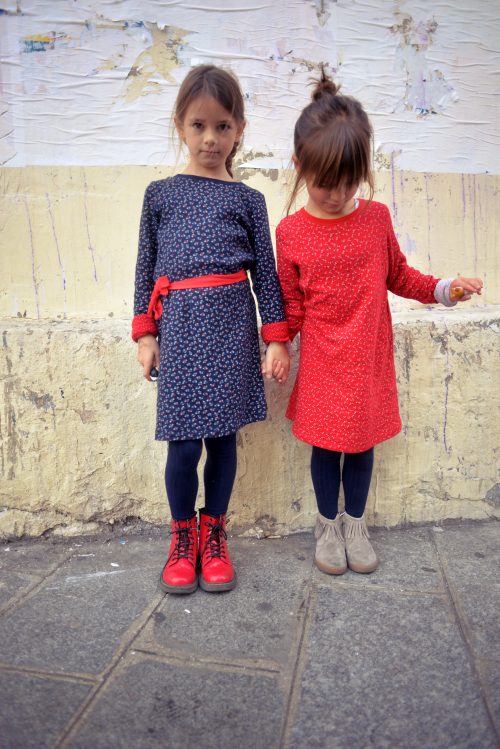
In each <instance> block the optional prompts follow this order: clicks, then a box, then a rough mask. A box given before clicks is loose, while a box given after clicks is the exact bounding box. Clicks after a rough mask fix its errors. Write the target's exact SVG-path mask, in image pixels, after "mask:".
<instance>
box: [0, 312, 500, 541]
mask: <svg viewBox="0 0 500 749" xmlns="http://www.w3.org/2000/svg"><path fill="white" fill-rule="evenodd" d="M499 331H500V313H499V311H498V310H497V309H496V308H484V309H482V310H480V311H475V312H470V311H468V312H465V311H454V314H453V316H451V315H450V313H448V312H444V311H441V310H437V309H436V310H433V311H425V310H423V311H421V312H418V311H412V312H406V313H397V314H396V316H395V347H396V361H397V369H398V380H399V395H400V407H401V415H402V417H403V421H404V424H405V427H404V430H403V432H402V434H400V435H399V436H398V437H396V438H395V439H393V440H391V441H389V442H387V443H385V444H383V445H381V446H380V447H379V448H378V449H377V451H376V453H377V460H376V468H375V477H374V481H373V484H372V489H371V495H370V499H369V503H368V518H369V521H370V522H372V523H374V524H387V525H396V524H404V523H408V522H421V521H424V520H431V519H432V520H441V519H443V518H461V517H470V518H485V517H490V516H494V515H496V514H499V515H500V491H499V490H500V486H499V484H498V483H497V480H496V479H495V466H497V465H498V458H499V455H498V452H499V451H498V447H495V444H496V445H498V441H497V442H495V439H496V438H497V437H498V409H499V406H500V389H499V388H498V382H495V381H494V379H493V377H492V374H493V372H495V371H496V372H498V343H497V342H498V333H499ZM294 360H295V366H296V362H297V357H296V356H295V358H294ZM3 362H4V363H3V369H2V370H1V371H0V378H1V380H0V381H1V385H2V392H1V399H2V404H3V405H2V432H3V444H2V452H1V465H2V470H3V474H4V480H3V482H2V485H1V489H0V492H1V493H0V504H2V505H3V507H4V511H3V512H1V513H0V537H1V536H2V535H8V534H14V535H23V534H31V535H38V534H40V533H43V532H45V531H47V530H52V529H56V530H57V531H59V532H78V531H83V530H88V531H92V530H97V529H98V528H99V527H100V525H102V524H106V523H110V522H114V521H116V520H124V519H126V518H131V517H133V518H137V517H140V518H142V519H144V520H149V521H153V522H162V521H164V520H165V518H166V516H167V511H166V504H165V499H164V488H163V480H162V479H163V469H164V462H165V455H166V447H165V445H164V444H163V443H155V442H154V441H153V440H152V439H151V435H152V434H153V429H154V399H155V388H156V386H155V385H153V384H150V383H147V382H146V381H145V380H143V379H141V377H140V376H139V375H138V371H137V366H136V362H135V361H134V358H133V349H132V345H131V343H130V340H129V324H128V321H94V322H90V321H89V322H81V323H80V324H79V325H76V324H75V323H74V322H64V321H63V322H57V323H49V324H47V323H45V322H37V321H25V320H12V321H9V322H8V323H6V324H5V325H4V331H3ZM290 389H291V382H290V384H287V386H286V388H285V390H284V391H283V390H282V389H281V388H280V386H278V385H277V384H275V383H270V384H268V386H267V396H268V403H269V406H270V418H269V419H268V421H267V422H265V423H261V424H254V425H251V426H249V427H247V428H245V429H243V430H242V431H241V432H240V434H239V440H238V445H239V469H238V477H237V481H236V486H235V492H234V498H233V500H232V505H231V508H232V526H233V528H237V529H239V530H249V529H260V530H261V531H262V532H266V533H270V532H285V531H289V530H293V529H298V528H305V527H308V526H310V525H311V524H312V520H313V514H314V506H315V503H314V498H313V494H312V487H311V482H310V476H309V456H310V449H309V447H308V446H307V445H304V444H302V443H300V442H298V440H295V439H294V438H293V437H292V436H291V433H290V425H289V423H288V422H287V421H286V420H285V419H284V409H285V403H286V396H287V395H288V394H289V392H290ZM257 532H259V531H257Z"/></svg>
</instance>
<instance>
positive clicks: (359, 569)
mask: <svg viewBox="0 0 500 749" xmlns="http://www.w3.org/2000/svg"><path fill="white" fill-rule="evenodd" d="M377 567H378V562H375V564H374V565H373V564H372V565H370V566H365V567H363V566H362V565H359V564H350V565H349V569H350V570H352V572H357V573H358V574H360V575H369V574H370V572H375V570H376V569H377Z"/></svg>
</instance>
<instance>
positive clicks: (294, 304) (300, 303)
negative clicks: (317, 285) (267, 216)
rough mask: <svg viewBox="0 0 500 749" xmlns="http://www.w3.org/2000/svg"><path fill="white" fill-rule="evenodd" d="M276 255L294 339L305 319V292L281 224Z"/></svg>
mask: <svg viewBox="0 0 500 749" xmlns="http://www.w3.org/2000/svg"><path fill="white" fill-rule="evenodd" d="M276 255H277V258H278V277H279V281H280V284H281V292H282V294H283V303H284V305H285V316H286V320H287V323H288V332H289V337H290V340H291V341H292V340H293V339H294V338H295V336H296V335H297V333H298V332H299V331H300V329H301V328H302V323H303V321H304V294H303V292H302V290H301V288H300V285H299V279H300V275H299V269H298V267H297V266H296V265H295V264H294V263H293V262H291V260H290V259H289V258H288V257H287V255H286V251H285V240H284V237H283V231H282V229H281V227H280V226H278V228H277V230H276Z"/></svg>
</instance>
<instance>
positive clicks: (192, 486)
mask: <svg viewBox="0 0 500 749" xmlns="http://www.w3.org/2000/svg"><path fill="white" fill-rule="evenodd" d="M204 441H205V448H206V451H207V460H206V462H205V470H204V473H203V481H204V484H205V510H206V512H208V513H209V514H210V515H215V516H218V515H224V514H225V513H226V512H227V508H228V505H229V499H230V497H231V492H232V489H233V483H234V477H235V476H236V434H228V435H226V436H225V437H210V438H207V439H205V440H204ZM202 447H203V440H201V439H199V440H180V441H175V442H174V441H172V442H169V443H168V457H167V465H166V467H165V486H166V488H167V497H168V503H169V505H170V512H171V514H172V517H173V518H175V520H188V519H189V518H191V517H193V515H194V506H195V503H196V495H197V493H198V472H197V467H198V463H199V460H200V457H201V451H202Z"/></svg>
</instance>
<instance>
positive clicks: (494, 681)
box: [484, 661, 500, 745]
mask: <svg viewBox="0 0 500 749" xmlns="http://www.w3.org/2000/svg"><path fill="white" fill-rule="evenodd" d="M484 672H485V684H486V692H487V696H488V700H489V704H490V709H491V714H492V718H493V721H494V723H495V725H496V728H497V731H498V734H499V735H500V662H498V661H489V662H488V665H487V666H486V668H484ZM499 745H500V742H499Z"/></svg>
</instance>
